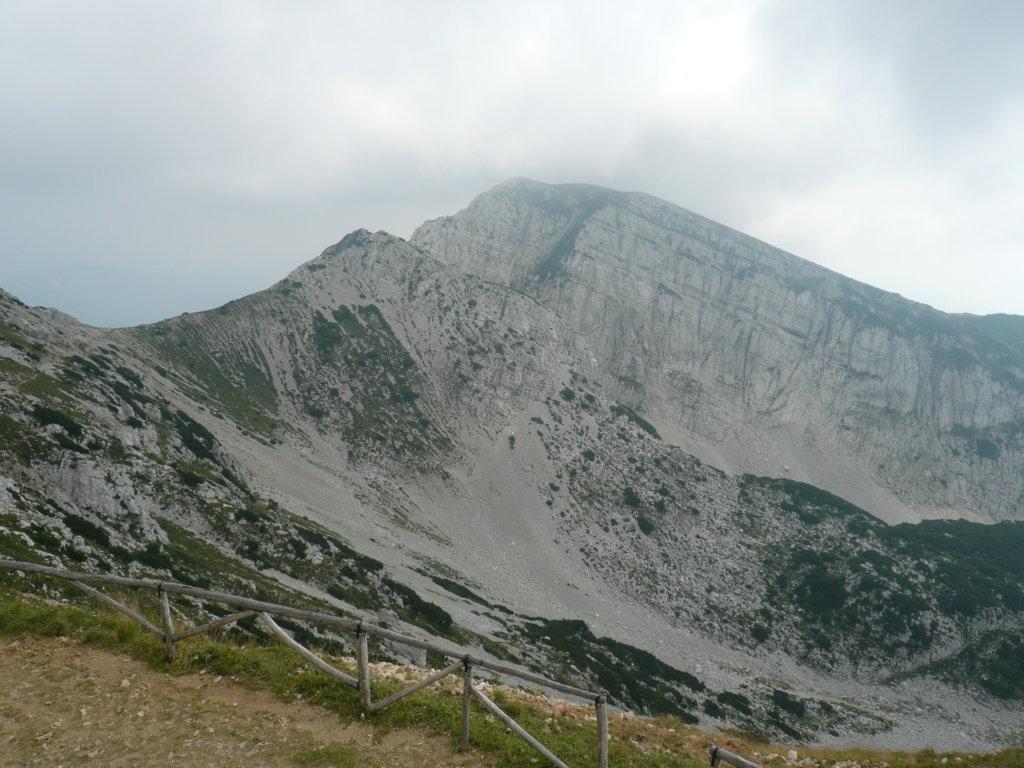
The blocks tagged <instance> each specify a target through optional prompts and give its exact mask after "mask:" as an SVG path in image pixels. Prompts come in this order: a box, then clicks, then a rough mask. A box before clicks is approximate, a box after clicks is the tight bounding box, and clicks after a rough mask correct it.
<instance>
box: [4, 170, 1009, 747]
mask: <svg viewBox="0 0 1024 768" xmlns="http://www.w3.org/2000/svg"><path fill="white" fill-rule="evenodd" d="M297 260H298V259H297ZM1022 464H1024V318H1020V317H1010V316H989V317H976V316H967V315H948V314H944V313H941V312H938V311H936V310H933V309H931V308H929V307H926V306H923V305H920V304H916V303H914V302H911V301H908V300H906V299H903V298H901V297H899V296H896V295H893V294H888V293H885V292H883V291H880V290H877V289H874V288H871V287H869V286H866V285H863V284H860V283H857V282H855V281H852V280H849V279H847V278H844V277H842V276H840V275H837V274H835V273H832V272H829V271H828V270H825V269H823V268H821V267H818V266H815V265H814V264H811V263H809V262H807V261H804V260H802V259H799V258H797V257H795V256H792V255H790V254H787V253H784V252H782V251H779V250H777V249H774V248H772V247H770V246H768V245H766V244H764V243H761V242H759V241H757V240H754V239H752V238H749V237H747V236H745V235H742V234H740V233H738V232H735V231H733V230H730V229H728V228H726V227H724V226H721V225H718V224H715V223H714V222H711V221H708V220H707V219H704V218H701V217H700V216H697V215H695V214H692V213H689V212H688V211H685V210H683V209H680V208H677V207H675V206H673V205H670V204H668V203H665V202H663V201H660V200H657V199H655V198H652V197H650V196H647V195H643V194H635V193H622V192H615V191H611V190H606V189H600V188H597V187H589V186H583V185H561V186H549V185H544V184H540V183H537V182H532V181H526V180H515V181H510V182H507V183H505V184H502V185H500V186H499V187H497V188H495V189H493V190H491V191H489V192H486V193H484V194H483V195H481V196H480V197H478V198H477V199H476V200H474V201H473V202H472V204H471V205H470V206H469V207H468V208H467V209H466V210H464V211H461V212H459V213H457V214H455V215H454V216H450V217H445V218H440V219H435V220H432V221H429V222H427V223H425V224H424V225H422V226H421V227H420V228H419V229H418V230H417V231H416V232H415V234H414V235H413V237H412V238H411V239H410V240H408V241H406V240H403V239H401V238H398V237H395V236H392V235H389V234H387V233H383V232H377V233H371V232H368V231H365V230H360V231H357V232H353V233H351V234H349V235H347V236H346V237H344V238H343V239H342V240H341V241H339V242H338V243H337V244H335V245H333V246H331V247H330V248H327V249H326V250H325V251H324V252H323V253H322V254H320V255H319V256H318V257H317V258H315V259H313V260H312V261H308V262H306V263H304V264H302V265H301V266H300V267H298V268H297V269H296V270H295V271H294V272H292V273H291V274H290V275H288V276H287V277H286V278H285V279H284V280H282V281H280V282H279V283H277V284H276V285H274V286H271V287H270V288H268V289H267V290H265V291H262V292H260V293H257V294H253V295H251V296H247V297H244V298H241V299H238V300H236V301H232V302H230V303H228V304H226V305H224V306H222V307H219V308H217V309H214V310H211V311H208V312H201V313H196V314H189V315H182V316H179V317H175V318H173V319H169V320H166V321H163V322H160V323H156V324H153V325H147V326H141V327H136V328H125V329H114V330H100V329H95V328H90V327H87V326H84V325H81V324H79V323H77V322H76V321H74V320H73V319H72V318H69V317H67V316H66V315H62V314H60V313H59V312H56V311H54V310H47V309H42V308H32V307H26V306H24V305H23V304H22V303H21V302H19V301H18V300H17V299H16V298H15V297H13V296H10V295H8V294H4V293H2V292H0V526H2V527H0V553H2V554H3V555H5V556H7V557H15V558H19V559H31V560H38V561H42V562H47V563H54V564H58V563H59V564H63V565H65V566H73V567H76V568H80V569H86V570H104V571H113V572H118V573H125V574H152V575H159V576H161V577H163V578H173V579H176V580H180V581H186V582H189V583H196V584H203V585H215V586H216V587H218V588H221V589H226V590H230V591H235V592H243V591H244V592H246V593H250V594H258V595H260V596H261V597H264V598H268V599H275V600H287V601H289V602H299V603H303V604H309V605H317V606H320V607H321V608H325V609H329V610H334V611H344V612H348V613H351V614H354V615H363V616H370V617H373V618H374V619H375V620H376V621H384V622H387V623H389V624H390V625H392V626H397V627H401V628H402V629H403V630H405V631H409V632H420V633H429V634H431V635H435V636H442V637H445V638H447V639H448V641H449V642H451V643H454V644H457V645H459V646H461V647H464V648H467V649H473V652H474V653H477V654H483V655H488V656H491V657H495V658H499V659H503V660H505V661H507V662H510V663H514V664H518V665H522V666H523V667H525V668H529V669H534V670H538V671H541V672H543V673H545V674H548V675H554V676H558V677H559V678H561V679H565V680H566V681H569V682H576V683H578V684H580V685H583V686H585V687H601V688H603V689H605V690H607V691H608V693H609V696H610V699H611V701H612V702H613V704H615V705H616V706H620V707H627V708H631V709H634V710H637V711H640V712H644V713H659V712H670V713H673V714H676V715H678V716H680V717H682V718H684V719H685V720H687V721H688V722H695V723H703V724H705V725H707V726H709V727H724V726H727V725H728V726H734V727H738V728H742V729H745V730H747V731H751V732H753V733H756V734H760V735H764V736H767V737H772V738H788V739H797V740H803V741H808V742H832V743H843V744H853V743H860V744H870V745H873V746H879V747H918V746H933V747H937V748H965V749H966V748H978V747H982V748H984V747H989V746H993V745H997V744H1006V743H1015V742H1018V741H1020V740H1021V739H1022V738H1024V732H1022V729H1021V725H1020V723H1021V721H1022V717H1021V716H1022V714H1024V641H1022V639H1021V638H1022V636H1024V635H1022V632H1021V630H1022V629H1024V522H1022V521H1024V474H1022V473H1021V471H1020V467H1021V466H1022ZM4 578H5V583H8V584H10V583H15V584H16V583H17V580H16V579H13V581H12V579H11V578H8V577H4ZM207 609H208V608H207V607H205V606H197V610H207ZM299 629H301V628H299ZM384 650H385V651H386V652H387V653H388V654H390V655H391V656H393V657H394V658H395V659H396V660H401V659H403V658H409V654H410V653H411V652H410V651H409V649H403V648H400V647H393V648H387V649H384ZM418 661H424V659H418ZM426 661H432V660H430V659H426Z"/></svg>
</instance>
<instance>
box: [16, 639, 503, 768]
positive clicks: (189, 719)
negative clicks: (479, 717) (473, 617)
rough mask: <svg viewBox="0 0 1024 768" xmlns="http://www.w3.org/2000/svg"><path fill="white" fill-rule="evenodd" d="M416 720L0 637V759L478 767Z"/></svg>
mask: <svg viewBox="0 0 1024 768" xmlns="http://www.w3.org/2000/svg"><path fill="white" fill-rule="evenodd" d="M493 762H494V761H493V759H490V758H488V757H485V756H482V755H480V754H478V753H474V752H472V751H470V752H466V753H456V752H454V751H453V750H452V748H451V745H450V742H449V741H448V739H446V738H444V737H440V736H432V735H430V734H428V733H426V732H425V731H423V730H421V729H417V728H400V729H394V730H391V731H388V732H383V733H382V732H381V731H376V732H375V731H374V729H373V728H372V727H371V726H370V725H367V724H364V723H360V722H345V721H342V720H340V719H338V718H337V717H336V716H334V715H332V714H331V713H330V712H327V711H325V710H323V709H320V708H318V707H314V706H311V705H308V704H305V703H303V702H299V701H296V702H283V701H281V700H279V699H278V698H276V697H275V696H274V695H273V694H271V693H268V692H265V691H254V690H252V689H250V688H246V687H243V686H242V685H240V684H237V683H234V682H232V681H231V680H230V679H228V678H222V677H220V676H214V675H203V674H192V675H184V676H180V677H175V676H172V675H167V674H164V673H161V672H156V671H154V670H152V669H150V668H148V667H147V666H146V665H145V664H143V663H141V662H139V661H137V660H135V659H131V658H129V657H127V656H123V655H120V654H115V653H111V652H108V651H104V650H100V649H97V648H92V647H88V646H85V645H82V644H80V643H78V642H75V641H74V640H70V639H68V638H26V639H20V640H14V641H5V642H4V643H3V645H0V765H2V766H10V767H11V768H14V767H15V766H17V767H18V768H21V767H22V766H63V767H64V768H75V767H76V766H111V767H119V766H124V767H125V768H129V767H130V768H158V767H159V768H179V767H185V766H208V765H215V766H218V768H262V767H263V766H267V767H268V768H277V767H278V766H281V767H284V766H301V765H315V766H338V767H339V768H345V767H347V766H359V767H360V768H364V767H365V768H385V767H386V766H396V765H397V766H402V767H403V768H439V767H440V766H451V767H453V768H454V767H456V766H458V768H482V766H488V765H492V764H493Z"/></svg>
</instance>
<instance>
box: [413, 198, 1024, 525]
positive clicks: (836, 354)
mask: <svg viewBox="0 0 1024 768" xmlns="http://www.w3.org/2000/svg"><path fill="white" fill-rule="evenodd" d="M412 242H413V243H415V244H416V245H419V246H421V247H423V248H425V249H427V250H429V251H430V252H431V253H432V254H433V255H435V256H436V257H438V258H440V259H441V260H442V261H444V262H446V263H448V264H451V265H453V266H455V267H457V268H458V269H462V270H465V271H468V272H471V273H473V274H476V275H479V276H480V277H483V278H484V279H486V280H489V281H493V282H496V283H499V284H501V285H506V286H509V287H510V288H512V289H514V290H516V291H518V292H521V293H524V294H526V295H528V296H531V297H532V298H535V299H536V300H537V301H539V302H540V303H541V304H543V305H544V306H545V307H547V308H549V309H550V310H552V311H553V312H554V313H555V314H557V315H558V317H559V318H560V319H561V320H563V321H564V322H566V323H568V324H569V325H570V326H571V327H572V328H574V329H575V330H576V331H577V332H578V334H579V335H580V338H581V344H585V345H586V348H587V350H588V353H589V354H590V355H591V359H590V360H589V365H588V366H587V368H586V371H587V375H588V376H591V377H592V378H596V379H598V380H599V381H601V383H602V384H603V385H604V386H605V387H606V388H607V389H608V391H609V392H610V393H611V394H612V395H613V396H614V397H615V398H616V399H619V400H621V401H622V402H624V403H627V404H629V405H631V406H632V407H634V408H635V409H636V410H638V411H639V412H641V413H643V414H644V415H645V416H646V417H647V418H648V419H649V420H650V421H652V422H653V423H655V424H656V425H657V427H658V429H659V431H660V432H661V433H662V435H664V436H665V438H666V439H668V440H670V441H672V442H674V443H676V444H678V445H680V446H682V447H684V448H685V449H686V450H687V451H688V452H691V453H694V454H695V455H698V456H700V457H701V458H702V459H704V460H706V461H709V462H710V463H712V464H714V465H716V466H718V467H720V468H722V469H724V470H726V471H729V472H731V473H741V472H750V473H754V474H761V475H769V476H776V477H781V476H786V477H790V478H792V479H795V480H802V481H805V482H810V483H813V484H815V485H818V486H820V487H822V488H826V489H828V490H830V491H832V492H834V493H836V494H837V495H839V496H842V497H843V498H846V499H848V500H850V501H853V502H854V503H856V504H858V505H859V506H862V507H863V508H865V509H867V510H869V511H871V512H872V513H874V514H876V515H878V516H879V517H881V518H883V519H885V520H888V521H901V520H918V519H921V518H927V517H936V516H938V517H960V516H962V517H966V518H969V519H978V520H990V521H991V520H1013V519H1022V518H1024V476H1022V475H1021V473H1020V472H1019V467H1020V466H1021V464H1022V462H1024V318H1020V317H1011V316H991V317H974V316H968V315H947V314H944V313H941V312H938V311H936V310H933V309H931V308H930V307H926V306H924V305H921V304H916V303H914V302H911V301H907V300H905V299H903V298H901V297H899V296H896V295H894V294H888V293H884V292H882V291H879V290H877V289H874V288H871V287H869V286H866V285H863V284H861V283H857V282H855V281H853V280H849V279H847V278H844V277H842V276H841V275H838V274H835V273H833V272H829V271H828V270H825V269H823V268H821V267H818V266H816V265H814V264H811V263H809V262H806V261H803V260H802V259H798V258H796V257H794V256H792V255H790V254H787V253H784V252H782V251H779V250H778V249H775V248H772V247H771V246H768V245H766V244H765V243H762V242H759V241H757V240H754V239H753V238H750V237H747V236H745V235H742V234H740V233H738V232H735V231H733V230H730V229H728V228H726V227H723V226H721V225H719V224H716V223H714V222H712V221H709V220H707V219H704V218H702V217H700V216H697V215H695V214H692V213H690V212H688V211H685V210H683V209H681V208H677V207H675V206H673V205H670V204H668V203H665V202H663V201H660V200H657V199H655V198H652V197H650V196H647V195H643V194H634V193H621V192H614V191H611V190H606V189H601V188H598V187H589V186H584V185H561V186H549V185H545V184H540V183H537V182H532V181H527V180H517V181H512V182H508V183H506V184H503V185H500V186H499V187H497V188H495V189H493V190H491V191H490V192H487V193H485V194H483V195H481V196H480V197H478V198H477V199H475V200H474V201H473V202H472V204H471V205H470V206H469V207H468V208H467V209H466V210H464V211H462V212H460V213H458V214H456V215H454V216H450V217H445V218H441V219H436V220H433V221H429V222H427V223H426V224H424V225H423V226H421V227H420V228H419V229H418V230H417V231H416V232H415V234H414V235H413V238H412Z"/></svg>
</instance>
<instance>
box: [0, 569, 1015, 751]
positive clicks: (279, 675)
mask: <svg viewBox="0 0 1024 768" xmlns="http://www.w3.org/2000/svg"><path fill="white" fill-rule="evenodd" d="M4 580H5V581H7V579H6V578H5V579H4ZM8 583H10V582H9V581H8ZM143 612H144V613H147V614H148V615H149V617H150V618H151V619H152V620H154V621H156V620H157V616H156V605H155V603H152V604H150V605H147V606H146V607H145V608H144V609H143ZM0 635H6V636H12V635H13V636H25V635H37V636H40V635H41V636H51V637H57V636H67V637H74V638H76V639H78V640H81V641H83V642H85V643H88V644H90V645H93V646H96V647H100V648H104V649H107V650H110V651H113V652H117V653H125V654H128V655H129V656H132V657H134V658H136V659H139V660H140V661H142V662H144V663H145V664H147V665H148V666H150V667H151V668H153V669H155V670H158V671H162V672H166V673H169V674H173V675H180V674H190V673H196V672H198V671H200V670H206V671H207V673H209V674H214V675H224V676H231V677H233V678H234V679H235V680H237V682H238V683H240V684H242V685H245V686H248V687H250V688H254V689H260V690H268V691H271V692H273V693H274V694H275V695H277V696H278V697H280V698H281V699H282V700H284V701H293V700H295V699H296V698H297V697H298V696H301V697H302V699H303V700H305V701H306V702H307V703H310V704H313V705H315V706H320V707H323V708H325V709H327V710H329V711H331V712H333V713H335V714H336V715H337V716H338V717H339V718H340V719H341V720H343V721H355V720H366V721H368V722H370V723H372V724H373V725H374V726H375V727H376V728H379V729H381V730H383V731H387V730H389V729H393V728H405V727H412V726H416V727H420V728H423V729H424V730H426V731H427V732H429V733H433V734H437V735H441V736H444V737H447V738H449V739H450V740H451V744H452V746H453V747H454V746H455V745H456V742H457V733H458V730H459V718H460V711H461V701H460V698H459V696H458V695H456V694H452V693H447V692H444V693H439V694H429V693H425V692H420V693H417V694H414V695H412V696H410V697H409V698H407V699H405V700H403V701H401V702H399V703H398V704H396V705H394V706H392V707H389V708H388V709H387V710H385V711H384V712H381V713H378V714H374V715H370V714H365V713H363V712H362V710H361V709H360V707H359V702H358V693H357V692H356V691H354V690H352V689H350V688H347V687H345V686H343V685H341V684H339V683H337V682H336V681H334V680H332V679H330V678H328V677H327V676H326V675H323V674H321V673H319V672H317V671H315V670H313V669H312V668H311V667H309V666H308V665H305V664H303V663H302V662H301V661H300V660H299V659H298V657H297V656H296V655H295V654H294V653H293V652H291V651H290V650H289V649H287V648H285V647H284V646H282V645H279V644H276V643H264V642H257V641H251V642H248V643H244V644H243V643H239V642H235V641H234V640H233V639H232V638H233V637H234V636H233V635H231V634H230V633H229V632H222V633H219V634H217V635H214V636H206V637H200V638H196V639H194V640H189V641H185V642H182V643H180V644H179V646H178V657H177V658H176V659H175V661H173V662H168V661H166V659H165V658H164V654H163V646H162V644H161V642H160V641H159V640H158V639H157V638H155V637H153V636H151V635H149V634H148V633H146V632H145V631H144V630H143V629H142V628H141V627H139V626H138V625H136V624H134V623H132V622H130V621H129V620H127V619H125V618H123V617H122V616H120V615H119V614H115V613H113V612H108V611H105V610H101V611H92V610H83V609H81V608H78V607H73V606H64V605H54V604H51V603H44V602H42V601H37V600H34V599H30V598H26V597H23V596H20V595H15V594H11V593H3V592H0ZM331 660H332V661H333V662H334V663H336V664H338V666H339V667H341V668H347V669H348V671H350V672H351V671H352V669H351V667H350V666H347V665H346V664H345V663H344V662H343V661H339V660H338V659H331ZM298 667H303V671H304V673H303V674H301V675H300V674H296V669H297V668H298ZM400 686H401V684H400V683H397V682H390V681H377V682H375V683H374V685H373V689H374V690H373V693H374V696H375V697H376V698H380V697H383V696H386V695H388V694H389V693H392V692H394V691H395V690H397V689H398V688H399V687H400ZM494 698H495V700H496V701H498V703H499V704H500V705H501V706H502V707H503V708H504V709H506V711H508V712H509V714H511V715H512V716H513V717H515V718H516V719H517V720H518V721H519V722H520V723H522V724H523V725H524V726H525V727H526V728H527V729H528V730H530V731H531V732H532V733H534V734H535V735H537V736H538V738H540V739H541V741H543V742H544V743H545V744H546V745H547V746H549V747H550V748H551V749H552V750H553V751H554V752H555V753H556V754H557V755H559V756H560V757H561V758H562V759H564V760H565V761H566V762H567V764H568V765H570V766H589V765H592V764H593V760H594V747H595V741H596V735H595V731H594V726H593V724H592V723H591V722H589V721H581V720H579V719H573V718H571V717H564V716H562V715H561V714H557V713H554V714H553V713H551V712H549V711H547V710H542V709H540V708H538V707H535V706H534V705H533V704H531V703H528V702H524V701H521V700H518V699H517V700H513V699H511V698H510V697H509V696H508V694H507V693H504V692H503V691H502V690H497V691H495V693H494ZM720 698H721V697H720ZM723 703H725V702H723ZM745 703H746V702H745V701H735V702H733V701H729V702H728V704H731V705H733V706H736V705H740V704H745ZM470 733H471V736H470V741H471V744H472V746H473V747H474V748H476V749H479V750H480V751H482V752H484V753H487V754H490V755H493V756H494V757H495V760H496V763H495V764H496V765H497V766H498V767H499V768H526V767H527V766H534V765H537V764H538V755H537V754H536V753H535V752H534V751H533V750H532V749H531V748H530V747H529V746H527V745H526V744H525V743H524V742H522V741H521V740H519V739H518V738H516V737H515V736H513V735H511V734H509V733H506V731H505V728H504V726H503V725H501V724H500V723H499V722H497V721H495V720H493V719H488V718H486V717H485V716H484V714H483V712H482V711H481V710H480V709H479V708H478V707H476V705H474V710H473V720H472V727H471V732H470ZM611 734H612V739H611V750H610V751H611V761H610V764H611V766H613V767H614V768H696V767H697V766H700V765H704V764H705V763H706V754H707V751H706V750H707V748H708V747H709V746H710V744H711V743H713V742H722V743H727V744H728V745H729V747H730V748H731V749H734V750H735V751H738V752H740V753H742V754H746V755H753V754H754V753H755V752H760V753H761V754H767V753H769V752H773V751H774V752H776V753H778V752H779V751H780V750H783V754H784V748H783V747H781V746H779V745H768V744H763V743H759V742H756V741H751V740H747V739H744V738H742V737H739V736H733V735H730V736H721V735H712V734H707V733H704V732H701V731H697V730H695V729H690V728H687V727H686V726H685V725H683V724H682V723H681V722H680V721H679V720H677V719H674V718H667V717H661V718H656V719H655V720H653V721H648V720H642V719H637V720H633V719H627V720H622V719H619V718H614V717H613V720H612V726H611ZM800 752H801V756H803V755H808V756H811V757H814V758H816V759H818V760H822V761H826V762H827V763H835V762H839V761H842V760H857V761H859V762H861V763H865V762H868V761H871V762H874V763H878V762H881V761H883V760H884V761H885V762H887V763H888V764H889V766H890V768H938V766H941V765H945V766H947V768H948V765H950V764H954V763H955V764H956V765H958V766H961V768H981V766H991V768H1011V766H1020V765H1021V764H1022V760H1024V750H1021V749H1016V750H1004V751H1002V752H998V753H992V754H983V755H982V754H964V753H943V754H938V753H935V752H932V751H930V750H924V751H922V752H917V753H905V752H873V751H869V750H841V749H811V750H804V749H801V750H800ZM360 758H361V756H360V755H358V754H357V753H354V752H352V751H351V750H350V748H346V747H335V746H326V747H323V748H320V749H309V750H307V751H304V752H300V753H298V754H297V755H296V762H297V764H299V765H307V766H340V767H341V768H347V766H354V765H360V766H361V765H365V764H366V763H365V761H364V760H362V759H360ZM957 758H959V760H957Z"/></svg>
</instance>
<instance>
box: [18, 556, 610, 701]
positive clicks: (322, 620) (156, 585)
mask: <svg viewBox="0 0 1024 768" xmlns="http://www.w3.org/2000/svg"><path fill="white" fill-rule="evenodd" d="M0 569H3V570H8V571H24V572H26V573H38V574H41V575H44V576H53V577H56V578H58V579H68V580H70V581H74V582H94V583H98V584H113V585H116V586H120V587H135V588H138V589H154V590H161V589H162V590H164V591H165V592H169V593H176V594H179V595H188V596H190V597H195V598H199V599H200V600H211V601H214V602H218V603H225V604H226V605H234V606H237V607H239V608H243V609H245V610H249V611H253V612H255V613H267V614H270V615H272V616H284V617H286V618H289V619H299V620H301V621H309V622H313V623H315V624H324V625H327V626H330V627H337V628H338V629H342V630H348V631H349V632H365V633H366V634H368V635H373V636H374V637H381V638H384V639H385V640H392V641H394V642H396V643H401V644H402V645H408V646H411V647H413V648H420V649H422V650H425V651H434V652H435V653H440V654H441V655H443V656H447V657H448V658H449V659H462V660H465V659H466V654H465V653H463V652H461V651H459V650H458V649H456V648H452V647H450V646H448V647H446V646H443V645H440V644H438V643H434V642H430V641H428V640H421V639H419V638H415V637H411V636H409V635H403V634H401V633H400V632H393V631H391V630H390V629H384V627H378V626H375V625H374V624H371V623H369V622H367V621H360V620H358V619H344V618H342V617H340V616H335V615H334V614H331V613H323V612H321V611H307V610H305V609H302V608H292V607H291V606H288V605H278V604H277V603H267V602H264V601H262V600H253V599H251V598H248V597H241V596H239V595H230V594H227V593H226V592H215V591H213V590H210V589H202V588H200V587H193V586H190V585H188V584H179V583H178V582H174V581H160V580H159V579H133V578H129V577H127V576H114V575H111V574H106V573H86V572H83V571H66V570H63V569H61V568H52V567H50V566H48V565H38V564H36V563H24V562H21V561H19V560H0ZM122 608H123V606H120V607H119V608H118V610H121V609H122ZM140 618H141V617H140ZM143 621H145V619H143ZM146 623H147V624H148V623H149V622H146ZM150 627H151V628H152V629H151V631H153V632H154V633H155V634H156V635H158V636H159V637H163V635H164V633H163V632H162V631H160V630H158V629H157V628H156V627H153V626H152V625H150ZM469 658H470V663H471V664H472V665H473V666H474V667H482V668H484V669H489V670H491V671H492V672H497V673H498V674H500V675H507V676H508V677H515V678H518V679H520V680H524V681H526V682H529V683H534V684H536V685H541V686H544V687H546V688H550V689H551V690H554V691H558V692H559V693H565V694H568V695H570V696H576V697H578V698H581V699H588V700H590V701H593V702H596V701H597V700H598V699H600V698H602V696H603V694H600V693H596V692H594V691H588V690H585V689H583V688H577V687H576V686H574V685H567V684H565V683H560V682H558V681H556V680H548V679H547V678H544V677H541V676H540V675H535V674H533V673H531V672H526V671H523V670H521V669H516V668H515V667H510V666H508V665H507V664H501V663H498V662H494V661H490V660H488V659H481V658H477V657H475V656H471V657H469Z"/></svg>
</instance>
